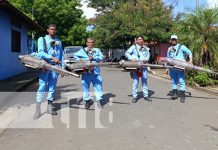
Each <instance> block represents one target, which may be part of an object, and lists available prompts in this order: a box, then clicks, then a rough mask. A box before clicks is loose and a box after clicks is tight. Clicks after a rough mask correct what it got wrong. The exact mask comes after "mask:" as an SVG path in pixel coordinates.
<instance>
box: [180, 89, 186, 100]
mask: <svg viewBox="0 0 218 150" xmlns="http://www.w3.org/2000/svg"><path fill="white" fill-rule="evenodd" d="M180 103H185V91H181V95H180Z"/></svg>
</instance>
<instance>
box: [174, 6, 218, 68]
mask: <svg viewBox="0 0 218 150" xmlns="http://www.w3.org/2000/svg"><path fill="white" fill-rule="evenodd" d="M217 23H218V9H208V8H207V9H203V8H199V9H197V10H196V11H193V12H191V13H188V14H184V16H183V17H182V18H181V19H180V20H178V21H177V22H176V26H175V29H176V31H177V32H178V34H179V37H180V41H181V42H182V43H184V44H187V45H188V46H189V48H190V49H192V51H193V55H194V62H195V63H197V64H199V65H202V56H203V51H204V50H205V51H206V52H209V53H210V54H211V63H210V64H211V66H212V67H213V68H214V69H215V68H216V69H218V67H217V66H218V65H217V64H218V26H217V27H214V26H213V25H217Z"/></svg>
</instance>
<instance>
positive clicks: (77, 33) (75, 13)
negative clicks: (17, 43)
mask: <svg viewBox="0 0 218 150" xmlns="http://www.w3.org/2000/svg"><path fill="white" fill-rule="evenodd" d="M10 1H11V3H12V4H14V5H15V6H16V7H17V8H18V9H20V10H21V11H23V12H24V13H26V14H27V15H28V16H29V17H32V8H33V13H34V20H35V21H36V22H38V23H39V24H40V25H41V26H43V27H44V28H45V29H46V28H47V25H48V24H50V23H54V24H56V25H57V29H58V32H57V35H58V36H59V37H60V38H61V40H62V41H63V44H64V45H81V44H83V43H84V38H85V37H86V36H88V35H87V33H86V27H87V21H86V19H85V18H83V17H82V14H83V12H82V10H81V9H79V8H78V7H80V6H81V4H80V0H55V1H54V0H10Z"/></svg>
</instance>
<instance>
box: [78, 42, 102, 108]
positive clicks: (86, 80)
mask: <svg viewBox="0 0 218 150" xmlns="http://www.w3.org/2000/svg"><path fill="white" fill-rule="evenodd" d="M94 42H95V40H94V39H93V38H87V40H86V45H87V47H86V48H82V49H80V50H79V51H78V52H76V53H75V54H74V57H75V58H76V60H77V61H90V62H100V61H102V60H103V57H104V56H103V54H102V52H101V50H100V49H98V48H94ZM91 82H92V84H93V87H94V91H95V96H96V101H97V106H98V107H99V108H100V109H102V104H101V100H102V95H103V94H102V77H101V75H100V68H99V67H93V68H91V69H88V70H87V69H85V70H84V72H83V73H82V90H83V101H84V104H85V108H86V109H88V108H89V107H90V106H91V105H92V101H91V97H90V95H89V89H90V83H91Z"/></svg>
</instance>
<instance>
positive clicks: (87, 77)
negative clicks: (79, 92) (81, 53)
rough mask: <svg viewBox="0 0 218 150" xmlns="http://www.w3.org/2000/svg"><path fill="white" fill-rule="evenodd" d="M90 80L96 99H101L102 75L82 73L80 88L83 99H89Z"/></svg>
mask: <svg viewBox="0 0 218 150" xmlns="http://www.w3.org/2000/svg"><path fill="white" fill-rule="evenodd" d="M91 82H92V84H93V88H94V91H95V96H96V100H97V101H100V100H102V96H103V92H102V77H101V75H99V74H83V75H82V89H83V100H84V101H88V100H90V99H91V97H90V95H89V89H90V83H91Z"/></svg>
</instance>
